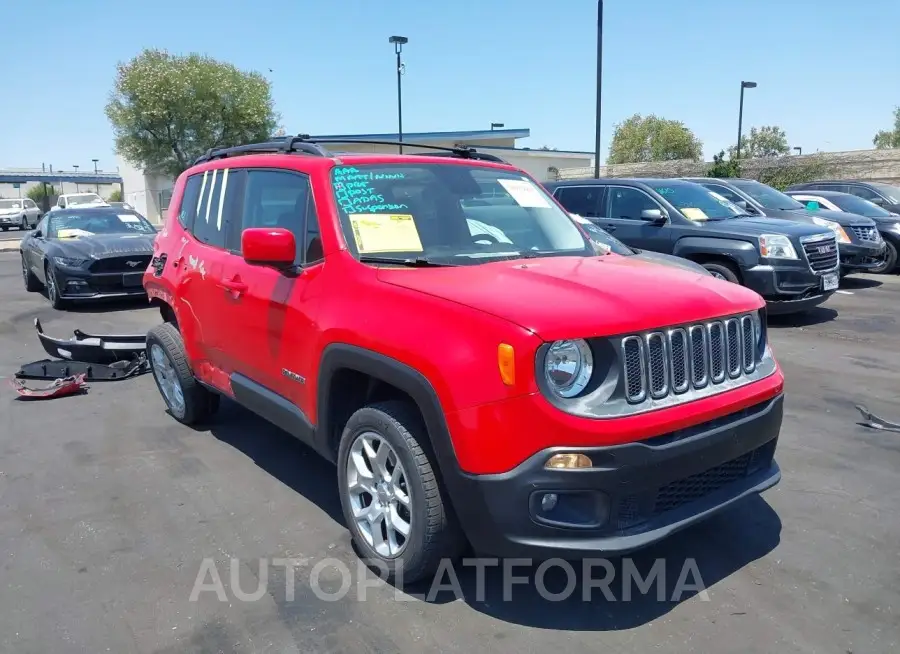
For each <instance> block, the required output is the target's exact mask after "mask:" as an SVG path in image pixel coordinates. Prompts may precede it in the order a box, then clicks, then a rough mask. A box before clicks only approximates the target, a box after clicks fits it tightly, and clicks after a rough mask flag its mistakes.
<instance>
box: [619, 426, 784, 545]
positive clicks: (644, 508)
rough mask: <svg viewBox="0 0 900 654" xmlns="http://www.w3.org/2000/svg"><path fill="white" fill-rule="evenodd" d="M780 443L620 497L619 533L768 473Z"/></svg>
mask: <svg viewBox="0 0 900 654" xmlns="http://www.w3.org/2000/svg"><path fill="white" fill-rule="evenodd" d="M777 442H778V439H773V440H771V441H769V442H768V443H766V444H765V445H761V446H760V447H757V448H756V449H755V450H751V451H750V452H747V453H746V454H742V455H741V456H739V457H736V458H734V459H731V460H730V461H726V462H725V463H722V464H719V465H717V466H714V467H712V468H710V469H708V470H704V471H703V472H699V473H697V474H694V475H691V476H689V477H684V478H683V479H676V480H675V481H672V482H669V483H668V484H666V485H665V486H661V487H659V488H657V489H655V490H650V491H647V492H644V493H640V494H630V495H625V496H622V497H620V498H619V501H618V502H617V503H616V517H615V523H614V524H615V529H617V530H619V531H623V530H627V529H631V528H633V527H636V526H637V525H640V524H641V523H644V522H647V521H648V520H651V519H653V518H656V517H658V516H661V515H662V514H664V513H666V512H667V511H672V510H674V509H678V508H680V507H682V506H685V505H687V504H690V503H691V502H696V501H698V500H702V499H703V498H704V497H706V496H707V495H709V494H711V493H714V492H716V491H718V490H722V489H723V488H726V487H727V486H728V485H730V484H733V483H735V482H738V481H740V480H741V479H745V478H747V477H749V476H750V475H752V474H754V473H756V472H759V471H760V470H763V469H766V468H767V467H769V466H770V465H771V464H772V460H773V458H774V457H775V447H776V445H777Z"/></svg>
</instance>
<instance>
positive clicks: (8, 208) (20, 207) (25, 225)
mask: <svg viewBox="0 0 900 654" xmlns="http://www.w3.org/2000/svg"><path fill="white" fill-rule="evenodd" d="M40 219H41V209H40V207H38V206H37V204H35V202H34V200H32V199H31V198H18V199H14V200H3V199H0V229H2V230H3V231H4V232H5V231H6V230H8V229H9V228H10V227H18V228H19V229H20V230H23V231H24V230H26V229H32V228H33V227H34V226H35V225H37V224H38V221H39V220H40Z"/></svg>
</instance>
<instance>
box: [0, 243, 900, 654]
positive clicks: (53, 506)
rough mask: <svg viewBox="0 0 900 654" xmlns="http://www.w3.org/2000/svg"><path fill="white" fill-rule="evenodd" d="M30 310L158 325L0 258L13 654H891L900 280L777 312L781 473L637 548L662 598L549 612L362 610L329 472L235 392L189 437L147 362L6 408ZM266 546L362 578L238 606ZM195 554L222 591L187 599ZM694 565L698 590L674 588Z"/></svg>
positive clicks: (897, 643) (394, 604) (544, 607)
mask: <svg viewBox="0 0 900 654" xmlns="http://www.w3.org/2000/svg"><path fill="white" fill-rule="evenodd" d="M35 317H39V318H40V319H41V321H42V323H43V325H44V328H45V330H46V331H47V332H48V333H49V334H51V335H55V336H68V335H70V334H71V331H72V329H73V328H75V327H79V328H81V329H83V330H85V331H93V332H103V331H106V332H119V333H122V332H143V331H145V330H146V329H147V328H148V327H150V326H152V325H154V324H156V323H157V322H158V314H157V312H156V311H155V310H152V309H149V308H145V306H144V305H143V304H142V303H138V304H134V303H132V304H128V305H113V306H102V307H97V308H84V309H77V310H74V311H70V312H62V313H61V312H55V311H53V310H52V309H51V308H50V307H49V305H48V303H47V301H46V299H45V298H43V297H41V296H40V295H37V294H26V293H25V292H24V290H23V289H22V283H21V277H20V270H19V264H18V255H17V254H15V253H0V378H3V380H4V381H3V383H2V384H0V566H2V568H0V569H2V573H0V651H2V652H15V653H16V654H26V653H30V652H34V653H41V654H43V653H48V652H54V653H64V652H91V653H96V652H105V651H111V652H115V653H117V654H125V653H130V652H141V653H155V654H175V653H181V652H189V653H194V652H213V653H215V652H240V653H250V652H273V653H274V652H279V653H281V652H292V653H293V652H342V653H348V654H350V653H357V652H378V653H387V652H420V651H421V652H432V651H433V652H444V653H454V652H459V653H460V654H468V653H470V652H476V651H479V652H517V653H520V654H526V653H531V652H534V653H537V652H547V651H559V652H597V651H604V652H648V651H655V652H679V653H685V652H742V653H746V652H760V653H763V652H765V653H769V652H815V653H822V652H835V653H838V654H847V653H851V652H852V653H854V654H856V653H863V652H896V651H898V650H900V545H898V543H900V474H898V471H900V433H892V432H886V431H875V430H872V429H869V428H866V427H863V426H860V425H858V424H857V423H858V421H859V419H860V415H859V413H858V412H857V410H856V409H855V408H854V405H855V404H857V403H862V404H865V405H866V406H867V407H868V408H869V409H870V410H871V411H873V412H874V413H876V414H878V415H881V416H882V417H885V418H887V419H889V420H894V421H900V398H898V391H900V374H898V371H900V277H898V276H891V277H875V276H860V277H855V278H851V279H850V280H847V281H846V282H845V284H844V286H843V291H842V293H841V294H839V295H836V296H834V297H833V298H832V299H831V300H830V301H829V302H828V303H827V304H826V305H825V306H823V307H821V308H819V309H817V310H815V311H814V312H812V313H811V314H809V315H807V316H804V317H803V318H801V319H794V320H792V319H789V318H788V319H785V318H781V319H778V320H777V322H775V319H773V321H772V322H771V323H770V327H771V329H770V338H771V341H772V343H773V347H774V349H775V352H776V355H777V356H778V358H779V360H780V362H781V364H782V366H783V368H784V370H785V373H786V376H787V404H786V416H785V421H784V426H783V429H782V435H781V439H780V442H779V450H778V455H777V458H778V461H779V463H780V464H781V467H782V470H783V474H784V478H783V481H782V482H781V484H780V485H779V486H777V487H776V488H775V489H773V490H771V491H769V492H767V493H766V494H765V495H764V496H763V498H762V499H753V500H750V501H747V502H744V503H743V504H741V505H739V506H738V507H737V508H735V509H733V510H731V511H729V512H727V513H725V514H722V515H720V516H718V517H716V518H714V519H712V520H710V521H709V522H707V523H705V524H702V525H700V526H697V527H694V528H691V529H689V530H688V531H685V532H682V533H680V534H678V535H676V536H674V537H672V538H670V539H669V540H667V541H665V542H663V543H661V544H659V545H657V546H655V547H653V548H651V549H650V550H647V551H645V552H643V553H641V554H640V555H639V556H637V557H636V565H637V567H638V568H639V569H644V570H646V569H648V568H649V566H650V564H651V563H652V562H653V561H655V560H656V559H658V558H664V559H665V561H666V562H667V568H666V569H667V570H668V571H669V574H670V575H671V576H670V577H669V578H668V579H667V584H666V587H667V589H668V590H667V591H666V593H665V595H666V597H665V599H664V600H663V601H659V600H658V598H657V595H656V593H655V592H654V593H653V594H651V595H650V596H641V595H638V594H636V593H635V594H634V595H633V596H632V597H631V600H630V601H624V597H622V596H620V595H619V594H618V593H617V596H616V597H614V598H613V601H610V600H609V598H604V596H603V594H602V593H599V592H598V593H595V594H594V596H593V597H594V598H593V600H592V601H590V602H583V601H581V597H582V595H581V594H580V593H575V594H574V595H572V596H571V597H570V598H569V599H568V600H566V601H563V602H550V601H547V600H545V599H542V598H541V597H540V596H539V595H538V593H537V592H535V589H534V588H530V587H528V586H521V585H520V586H516V587H515V588H514V592H513V594H512V597H511V600H510V601H504V593H503V588H502V583H501V581H500V574H499V572H498V573H497V574H493V572H492V570H491V569H488V572H487V575H486V581H485V589H484V593H481V592H478V589H477V587H476V586H477V584H476V579H475V574H474V573H473V572H472V571H471V569H460V570H459V573H458V574H459V580H460V584H461V587H462V589H463V591H464V596H463V597H460V598H456V597H454V593H452V592H449V593H442V594H439V595H437V596H436V597H434V598H432V600H431V601H427V599H425V598H423V597H422V596H421V595H424V594H425V593H427V591H428V588H425V589H424V590H423V592H422V593H421V594H418V595H403V594H401V593H398V592H397V591H396V590H395V589H394V588H393V587H391V586H388V585H386V584H384V583H380V582H378V580H375V584H376V585H374V586H373V587H372V588H369V589H368V590H367V591H366V599H365V601H360V599H359V593H358V592H357V587H356V584H357V581H358V579H357V576H358V575H357V564H356V557H355V555H354V553H353V551H352V549H351V547H350V543H349V538H348V536H347V534H346V531H345V529H344V527H343V524H342V523H343V519H342V517H341V514H340V505H339V501H338V497H337V491H336V486H335V481H334V477H335V474H334V469H333V468H331V467H330V466H329V465H328V464H325V463H324V462H322V461H320V460H319V459H318V458H317V457H316V456H315V455H313V454H312V453H311V452H309V451H308V450H306V449H305V448H304V447H303V446H302V445H300V444H299V443H298V442H297V441H295V440H293V439H292V438H291V437H289V436H287V435H286V434H284V433H282V432H279V431H278V430H277V429H275V428H273V427H271V426H269V425H268V424H266V423H265V422H263V421H262V420H260V419H258V418H256V417H254V416H252V415H250V414H249V413H247V412H245V411H244V410H242V409H240V408H238V407H236V406H234V405H231V404H226V405H225V406H223V409H222V411H221V413H220V415H219V417H218V419H217V420H216V422H215V423H214V424H213V425H212V426H211V427H210V428H208V429H205V430H192V429H189V428H187V427H183V426H181V425H179V424H178V423H176V422H175V421H174V420H173V419H171V418H170V417H169V416H168V415H167V414H166V413H165V412H164V408H163V403H162V400H161V399H160V397H159V395H158V392H157V390H156V387H155V386H154V383H153V380H152V379H151V378H150V377H149V376H143V377H140V378H137V379H132V380H128V381H123V382H117V383H108V384H106V385H103V384H95V385H93V387H92V388H91V389H90V392H89V393H88V394H87V395H83V396H76V397H69V398H60V399H56V400H51V401H47V402H41V403H35V402H30V403H29V402H19V401H15V400H14V397H15V395H14V392H13V390H12V389H11V388H10V387H9V386H8V385H7V383H6V381H5V380H6V379H7V378H9V377H10V376H11V375H12V374H13V373H14V371H15V370H16V369H17V368H18V366H19V365H20V364H21V363H24V362H27V361H32V360H36V359H40V358H43V357H44V356H45V354H44V352H43V350H42V349H41V347H40V344H39V343H38V340H37V338H36V336H35V333H34V328H33V325H32V323H33V319H34V318H35ZM275 557H280V558H289V557H301V558H305V559H308V560H309V562H310V564H312V563H313V562H316V561H319V560H322V559H325V558H331V559H334V560H337V561H340V562H343V563H345V564H346V565H347V567H348V569H349V570H350V571H351V572H352V576H353V580H352V583H353V584H354V588H353V591H352V592H349V593H347V594H346V595H344V596H343V597H342V598H341V599H338V600H337V601H323V600H322V599H320V598H319V597H318V596H317V595H316V594H315V593H313V592H312V591H311V584H312V581H311V574H310V568H309V567H306V568H303V569H300V570H298V572H297V575H296V577H295V582H296V583H295V585H294V597H293V599H289V593H288V591H289V587H290V586H291V583H290V580H289V579H288V578H287V577H286V575H285V573H284V568H278V567H268V566H267V567H266V568H265V569H266V576H267V579H266V585H265V588H266V592H265V593H264V594H263V595H262V597H260V598H259V599H258V600H256V601H242V600H241V599H239V598H238V597H237V596H236V593H234V592H233V591H232V590H231V589H232V587H233V586H232V582H231V580H230V576H229V575H230V568H229V566H230V561H231V559H236V560H237V561H238V562H239V565H238V566H237V567H236V568H235V570H236V571H237V572H238V573H239V580H240V583H241V586H242V588H243V591H244V592H245V593H246V592H251V591H252V590H254V589H255V588H256V586H257V585H258V582H257V579H259V578H262V577H263V572H262V571H263V567H262V566H261V565H260V564H259V560H260V559H261V558H262V559H266V560H271V559H273V558H275ZM204 559H212V560H213V561H214V562H215V566H216V570H217V571H218V572H219V573H220V575H221V577H222V582H223V585H224V587H225V588H226V589H228V592H227V596H226V598H225V601H220V600H219V599H218V598H217V597H216V594H215V593H213V592H204V593H201V594H200V595H199V599H198V601H195V602H192V601H190V596H191V593H192V590H193V589H194V587H195V582H196V581H197V578H198V573H199V572H200V570H201V565H202V562H203V560H204ZM687 559H694V560H696V562H697V566H698V569H699V571H700V574H701V575H702V581H703V583H704V585H705V587H706V592H707V596H706V597H707V599H708V601H706V600H705V599H704V597H703V595H702V594H700V593H689V594H687V595H686V596H685V597H683V598H681V601H671V598H670V595H671V594H672V593H673V587H674V586H675V585H676V579H675V577H676V576H677V573H678V571H679V570H680V569H681V566H682V564H683V562H684V561H685V560H687ZM673 571H674V572H673ZM207 580H208V579H207ZM341 581H342V576H341V575H340V573H338V572H337V570H336V569H335V568H332V567H329V568H326V569H323V570H322V572H321V576H320V577H319V578H318V584H319V586H321V587H323V588H325V589H326V590H327V592H329V593H337V591H338V590H339V587H340V584H341ZM555 581H559V580H555ZM555 581H554V580H553V579H550V580H548V581H547V586H548V587H549V586H551V584H552V583H555ZM562 582H563V583H564V582H565V579H562ZM612 589H613V591H614V592H615V591H616V590H617V586H616V584H613V585H612ZM412 590H413V591H415V590H416V589H412ZM482 595H483V596H482Z"/></svg>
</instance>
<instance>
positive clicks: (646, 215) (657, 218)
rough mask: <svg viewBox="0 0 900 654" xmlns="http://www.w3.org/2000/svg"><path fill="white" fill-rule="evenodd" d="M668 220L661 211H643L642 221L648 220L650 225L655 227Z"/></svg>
mask: <svg viewBox="0 0 900 654" xmlns="http://www.w3.org/2000/svg"><path fill="white" fill-rule="evenodd" d="M667 219H668V216H667V215H666V214H664V213H663V212H662V210H661V209H644V210H643V211H641V220H646V221H647V222H648V223H653V224H654V225H659V224H661V223H664V222H666V220H667Z"/></svg>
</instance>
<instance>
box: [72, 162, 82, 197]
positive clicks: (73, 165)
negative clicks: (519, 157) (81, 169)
mask: <svg viewBox="0 0 900 654" xmlns="http://www.w3.org/2000/svg"><path fill="white" fill-rule="evenodd" d="M72 168H74V169H75V174H76V175H77V174H78V166H76V165H75V164H72ZM80 190H81V189H79V188H78V180H77V179H76V180H75V192H76V193H78V191H80Z"/></svg>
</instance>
